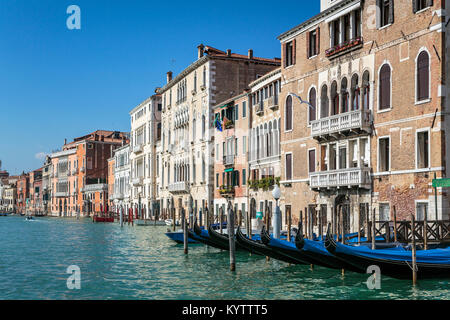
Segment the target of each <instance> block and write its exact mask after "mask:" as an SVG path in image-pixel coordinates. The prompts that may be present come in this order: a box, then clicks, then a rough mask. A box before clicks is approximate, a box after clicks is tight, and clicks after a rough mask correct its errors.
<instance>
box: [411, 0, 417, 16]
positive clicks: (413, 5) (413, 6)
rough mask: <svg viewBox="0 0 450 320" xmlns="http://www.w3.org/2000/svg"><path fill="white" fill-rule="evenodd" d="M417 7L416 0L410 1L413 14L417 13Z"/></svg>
mask: <svg viewBox="0 0 450 320" xmlns="http://www.w3.org/2000/svg"><path fill="white" fill-rule="evenodd" d="M417 7H418V0H412V9H413V13H416V12H417Z"/></svg>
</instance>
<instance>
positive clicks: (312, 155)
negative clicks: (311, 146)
mask: <svg viewBox="0 0 450 320" xmlns="http://www.w3.org/2000/svg"><path fill="white" fill-rule="evenodd" d="M309 172H311V173H312V172H316V150H309Z"/></svg>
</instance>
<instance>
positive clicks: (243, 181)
mask: <svg viewBox="0 0 450 320" xmlns="http://www.w3.org/2000/svg"><path fill="white" fill-rule="evenodd" d="M246 184H247V170H246V169H242V185H243V186H245V185H246Z"/></svg>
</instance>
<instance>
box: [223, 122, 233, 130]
mask: <svg viewBox="0 0 450 320" xmlns="http://www.w3.org/2000/svg"><path fill="white" fill-rule="evenodd" d="M224 127H225V129H226V130H228V129H233V128H234V121H232V120H227V121H226V122H225V123H224Z"/></svg>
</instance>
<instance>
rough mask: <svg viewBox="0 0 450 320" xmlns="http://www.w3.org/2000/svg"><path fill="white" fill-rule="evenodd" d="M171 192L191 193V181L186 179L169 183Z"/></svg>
mask: <svg viewBox="0 0 450 320" xmlns="http://www.w3.org/2000/svg"><path fill="white" fill-rule="evenodd" d="M169 192H170V193H174V194H180V193H189V183H188V182H185V181H181V182H175V183H172V184H170V185H169Z"/></svg>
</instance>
